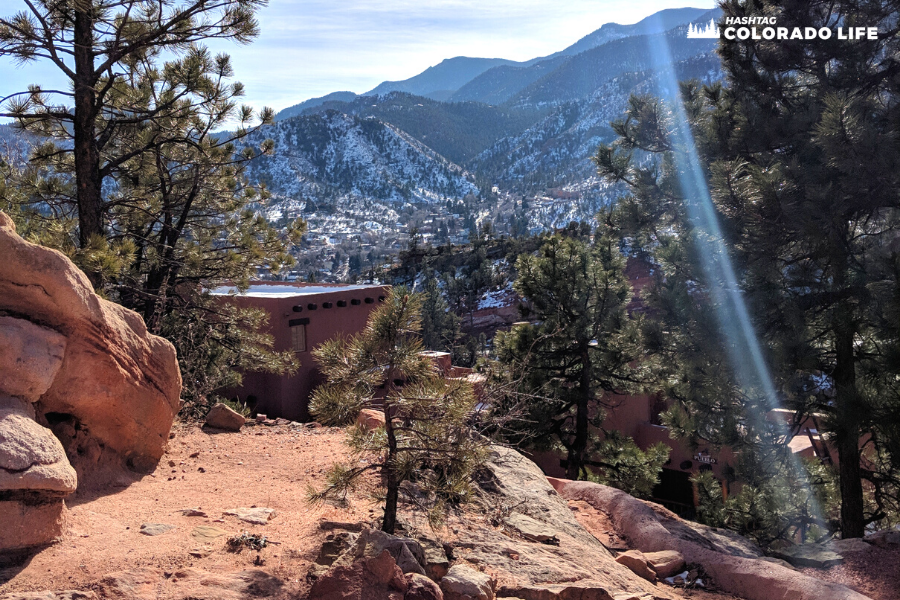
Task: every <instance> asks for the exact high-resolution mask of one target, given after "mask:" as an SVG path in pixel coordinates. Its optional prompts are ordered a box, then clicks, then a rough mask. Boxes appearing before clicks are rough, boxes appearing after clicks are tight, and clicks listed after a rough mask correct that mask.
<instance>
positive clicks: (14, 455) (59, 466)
mask: <svg viewBox="0 0 900 600" xmlns="http://www.w3.org/2000/svg"><path fill="white" fill-rule="evenodd" d="M77 481H78V480H77V477H76V475H75V469H73V468H72V466H71V465H70V464H69V461H68V459H67V458H66V453H65V451H64V450H63V447H62V444H60V443H59V440H58V439H56V438H55V437H54V436H53V432H51V431H50V430H49V429H47V428H46V427H44V426H42V425H40V424H38V423H37V422H36V421H35V420H34V409H33V408H32V406H31V404H30V403H28V402H27V401H25V400H22V399H19V398H9V397H4V396H0V492H9V491H18V492H42V493H51V495H53V496H57V495H64V494H70V493H72V492H74V491H75V487H76V485H77ZM2 547H3V546H2V545H0V548H2Z"/></svg>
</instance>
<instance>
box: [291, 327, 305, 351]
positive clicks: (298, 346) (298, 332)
mask: <svg viewBox="0 0 900 600" xmlns="http://www.w3.org/2000/svg"><path fill="white" fill-rule="evenodd" d="M291 348H292V349H293V350H294V352H306V325H292V326H291Z"/></svg>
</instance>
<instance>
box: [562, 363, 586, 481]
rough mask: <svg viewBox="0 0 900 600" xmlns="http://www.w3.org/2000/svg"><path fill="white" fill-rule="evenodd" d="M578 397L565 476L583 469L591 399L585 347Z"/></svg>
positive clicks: (574, 476)
mask: <svg viewBox="0 0 900 600" xmlns="http://www.w3.org/2000/svg"><path fill="white" fill-rule="evenodd" d="M579 385H580V389H579V392H580V397H579V398H578V405H577V408H576V413H575V443H574V444H573V445H572V449H571V450H570V451H569V464H568V465H567V467H566V477H567V478H569V479H578V478H580V477H581V473H582V471H583V470H584V461H585V457H584V454H585V451H586V450H587V441H588V410H589V408H590V401H591V355H590V352H589V351H588V349H587V348H584V349H583V350H582V351H581V381H580V382H579Z"/></svg>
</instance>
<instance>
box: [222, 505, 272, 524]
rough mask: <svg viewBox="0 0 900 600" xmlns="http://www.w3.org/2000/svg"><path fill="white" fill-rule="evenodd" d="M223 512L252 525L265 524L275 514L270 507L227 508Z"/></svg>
mask: <svg viewBox="0 0 900 600" xmlns="http://www.w3.org/2000/svg"><path fill="white" fill-rule="evenodd" d="M223 514H226V515H229V516H232V517H237V518H238V519H240V520H241V521H245V522H247V523H253V524H254V525H265V524H266V523H268V522H269V521H270V520H271V519H272V517H274V516H275V510H274V509H271V508H229V509H228V510H226V511H225V512H224V513H223Z"/></svg>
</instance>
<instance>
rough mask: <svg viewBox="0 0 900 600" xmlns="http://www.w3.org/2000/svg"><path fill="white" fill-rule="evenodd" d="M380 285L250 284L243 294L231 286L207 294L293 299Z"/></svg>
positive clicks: (359, 289)
mask: <svg viewBox="0 0 900 600" xmlns="http://www.w3.org/2000/svg"><path fill="white" fill-rule="evenodd" d="M383 287H384V286H381V285H352V284H327V283H323V284H319V283H281V282H274V281H273V282H267V283H251V284H250V287H248V288H247V289H246V290H244V291H243V292H240V291H239V290H238V289H237V287H235V286H233V285H222V286H219V287H216V288H213V289H211V290H210V291H209V293H210V294H211V295H213V296H245V297H250V298H293V297H295V296H310V295H312V294H327V293H330V292H358V291H361V290H375V289H380V288H383Z"/></svg>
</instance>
